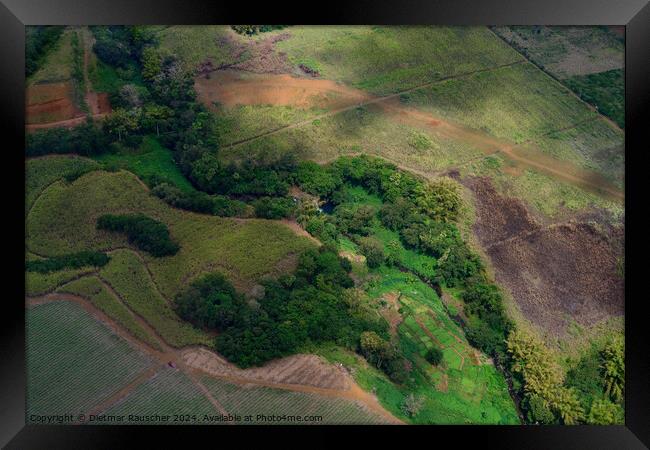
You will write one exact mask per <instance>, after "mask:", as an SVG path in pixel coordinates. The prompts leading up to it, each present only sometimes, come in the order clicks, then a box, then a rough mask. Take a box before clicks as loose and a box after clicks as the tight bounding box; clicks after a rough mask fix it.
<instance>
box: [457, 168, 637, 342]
mask: <svg viewBox="0 0 650 450" xmlns="http://www.w3.org/2000/svg"><path fill="white" fill-rule="evenodd" d="M464 184H465V185H466V186H468V187H469V188H470V189H471V190H472V191H473V192H474V194H475V198H476V209H477V212H476V216H477V218H476V223H475V225H474V232H475V234H476V236H477V237H478V239H479V242H480V243H481V245H482V246H483V248H484V249H485V251H486V253H487V255H488V256H489V258H490V260H491V262H492V265H493V267H494V271H495V277H496V281H497V282H498V283H499V284H500V285H501V286H503V287H504V288H505V289H507V290H508V291H509V292H510V294H511V295H512V297H513V299H514V300H515V302H516V303H517V305H518V306H519V308H520V310H521V312H522V313H523V315H524V316H525V317H526V318H527V319H528V320H530V321H531V322H532V323H533V324H535V325H537V326H539V327H540V328H541V329H542V330H544V331H545V332H547V333H549V334H552V335H554V336H557V337H562V336H564V335H565V334H566V331H567V326H568V325H569V324H570V323H571V322H572V321H575V322H577V323H579V324H580V325H585V326H589V325H593V324H595V323H597V322H600V321H602V320H605V319H608V318H610V317H613V316H621V315H623V314H624V292H623V278H622V277H621V276H620V275H619V271H620V270H619V260H620V257H621V256H622V245H621V242H622V232H621V231H620V230H618V229H616V228H611V227H610V228H609V229H604V228H602V227H599V226H597V225H596V224H594V223H592V222H589V223H586V222H581V221H570V222H567V223H561V224H552V225H549V226H546V227H542V226H541V224H539V223H538V222H537V221H536V220H535V219H534V218H533V217H532V216H531V215H530V214H529V213H528V211H527V210H526V208H525V206H524V205H523V204H522V203H521V202H520V201H519V200H516V199H513V198H507V197H504V196H502V195H500V194H499V193H497V192H496V190H495V189H494V187H493V186H492V185H491V182H490V181H489V179H487V178H472V179H466V180H464Z"/></svg>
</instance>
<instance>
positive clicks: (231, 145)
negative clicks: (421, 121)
mask: <svg viewBox="0 0 650 450" xmlns="http://www.w3.org/2000/svg"><path fill="white" fill-rule="evenodd" d="M526 62H527V61H526V60H525V59H524V60H520V61H515V62H510V63H506V64H500V65H497V66H492V67H486V68H482V69H477V70H473V71H470V72H464V73H460V74H457V75H451V76H448V77H442V78H439V79H437V80H435V81H430V82H428V83H423V84H420V85H417V86H413V87H411V88H408V89H405V90H403V91H399V92H396V93H393V94H388V95H384V96H381V97H369V99H368V100H366V101H362V102H359V103H354V104H352V105H349V106H344V107H342V108H337V109H334V110H332V111H328V112H326V113H323V114H317V115H315V116H313V117H311V118H309V119H305V120H301V121H299V122H295V123H292V124H289V125H283V126H281V127H278V128H274V129H272V130H268V131H265V132H264V133H260V134H258V135H256V136H251V137H248V138H246V139H240V140H238V141H234V142H230V143H228V144H225V145H223V146H222V147H221V148H224V149H225V148H234V147H238V146H240V145H242V144H246V143H249V142H253V141H256V140H258V139H261V138H264V137H267V136H270V135H273V134H276V133H279V132H281V131H283V130H290V129H294V128H298V127H301V126H303V125H308V124H310V123H312V122H313V121H314V120H319V119H324V118H327V117H332V116H335V115H337V114H340V113H342V112H346V111H351V110H353V109H356V108H360V107H363V106H367V105H372V104H376V103H381V102H384V101H387V100H391V99H393V98H397V97H399V96H400V95H403V94H408V93H409V92H413V91H417V90H419V89H424V88H427V87H429V86H433V85H434V84H438V83H443V82H445V81H449V80H454V79H458V78H464V77H468V76H471V75H474V74H477V73H482V72H491V71H494V70H499V69H502V68H505V67H510V66H515V65H517V64H525V63H526ZM367 95H370V94H367Z"/></svg>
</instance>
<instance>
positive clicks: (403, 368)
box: [359, 331, 411, 383]
mask: <svg viewBox="0 0 650 450" xmlns="http://www.w3.org/2000/svg"><path fill="white" fill-rule="evenodd" d="M359 347H360V349H361V353H362V354H363V356H364V357H365V358H366V360H367V361H368V362H369V363H370V364H372V365H374V366H375V367H377V368H378V369H380V370H383V371H384V372H385V373H386V374H387V375H388V376H389V378H390V379H391V380H393V381H395V382H396V383H403V382H404V381H406V379H407V377H408V374H409V372H410V371H411V363H410V362H409V361H408V360H407V359H406V358H405V357H404V356H402V355H401V354H400V352H399V350H398V349H397V348H396V347H395V345H393V344H391V343H390V342H389V341H387V340H385V339H383V338H382V337H381V336H379V334H377V333H376V332H374V331H366V332H363V333H361V336H360V343H359Z"/></svg>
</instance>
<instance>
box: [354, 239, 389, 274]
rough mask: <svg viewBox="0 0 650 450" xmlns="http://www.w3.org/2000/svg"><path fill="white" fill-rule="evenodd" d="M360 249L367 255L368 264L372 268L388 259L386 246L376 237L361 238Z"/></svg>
mask: <svg viewBox="0 0 650 450" xmlns="http://www.w3.org/2000/svg"><path fill="white" fill-rule="evenodd" d="M359 251H360V252H361V254H362V255H363V256H365V257H366V264H368V267H370V268H375V267H379V266H381V265H382V264H383V263H384V261H385V260H386V255H385V254H384V246H383V245H382V243H381V242H379V241H378V240H377V239H375V238H371V237H366V238H361V239H359Z"/></svg>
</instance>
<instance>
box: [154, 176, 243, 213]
mask: <svg viewBox="0 0 650 450" xmlns="http://www.w3.org/2000/svg"><path fill="white" fill-rule="evenodd" d="M150 184H153V187H152V189H151V192H152V193H153V194H154V195H155V196H156V197H158V198H160V199H161V200H163V201H164V202H165V203H167V204H169V205H171V206H173V207H175V208H180V209H184V210H187V211H193V212H198V213H203V214H212V215H215V216H221V217H243V216H246V215H247V214H248V207H247V205H246V203H244V202H241V201H239V200H233V199H231V198H229V197H226V196H223V195H209V194H206V193H205V192H201V191H189V192H187V191H183V190H181V189H179V188H178V187H176V186H175V185H173V184H172V183H169V182H166V181H159V180H155V181H152V180H150Z"/></svg>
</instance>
